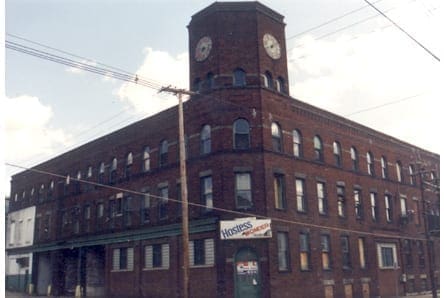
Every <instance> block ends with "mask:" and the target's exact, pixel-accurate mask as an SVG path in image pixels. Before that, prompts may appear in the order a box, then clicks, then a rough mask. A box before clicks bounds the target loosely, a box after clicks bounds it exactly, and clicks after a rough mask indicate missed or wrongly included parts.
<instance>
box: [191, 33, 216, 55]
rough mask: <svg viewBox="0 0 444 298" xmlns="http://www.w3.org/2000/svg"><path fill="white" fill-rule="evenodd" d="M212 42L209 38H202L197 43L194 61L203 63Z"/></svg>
mask: <svg viewBox="0 0 444 298" xmlns="http://www.w3.org/2000/svg"><path fill="white" fill-rule="evenodd" d="M212 45H213V42H212V41H211V38H210V37H209V36H204V37H202V38H201V39H199V41H198V42H197V45H196V50H195V52H194V58H195V59H196V61H204V60H205V59H207V57H208V55H209V54H210V51H211V47H212Z"/></svg>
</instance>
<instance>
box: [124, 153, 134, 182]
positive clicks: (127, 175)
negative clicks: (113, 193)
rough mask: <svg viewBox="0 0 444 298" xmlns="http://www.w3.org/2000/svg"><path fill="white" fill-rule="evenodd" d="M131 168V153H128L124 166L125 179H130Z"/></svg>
mask: <svg viewBox="0 0 444 298" xmlns="http://www.w3.org/2000/svg"><path fill="white" fill-rule="evenodd" d="M132 166H133V153H132V152H130V153H128V155H127V156H126V164H125V178H126V179H129V178H130V177H131V168H132Z"/></svg>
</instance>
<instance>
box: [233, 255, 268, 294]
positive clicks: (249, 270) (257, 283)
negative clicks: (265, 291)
mask: <svg viewBox="0 0 444 298" xmlns="http://www.w3.org/2000/svg"><path fill="white" fill-rule="evenodd" d="M234 285H235V297H236V298H259V297H261V291H262V280H261V272H260V266H259V258H258V256H257V253H256V252H255V251H254V250H253V249H252V248H251V247H243V248H240V249H239V250H238V251H237V253H236V255H235V258H234Z"/></svg>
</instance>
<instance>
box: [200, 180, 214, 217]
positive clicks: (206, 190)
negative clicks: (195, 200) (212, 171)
mask: <svg viewBox="0 0 444 298" xmlns="http://www.w3.org/2000/svg"><path fill="white" fill-rule="evenodd" d="M200 196H201V201H202V204H203V205H205V212H209V211H211V210H212V209H213V179H212V178H211V176H206V177H201V178H200Z"/></svg>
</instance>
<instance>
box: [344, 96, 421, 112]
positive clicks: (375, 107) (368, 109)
mask: <svg viewBox="0 0 444 298" xmlns="http://www.w3.org/2000/svg"><path fill="white" fill-rule="evenodd" d="M426 93H427V92H422V93H418V94H415V95H412V96H407V97H403V98H400V99H397V100H394V101H390V102H387V103H384V104H381V105H377V106H373V107H369V108H366V109H362V110H359V111H356V112H352V113H350V114H346V115H344V117H350V116H353V115H356V114H361V113H364V112H368V111H373V110H376V109H380V108H383V107H386V106H389V105H394V104H397V103H400V102H403V101H406V100H409V99H412V98H415V97H418V96H421V95H424V94H426Z"/></svg>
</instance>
